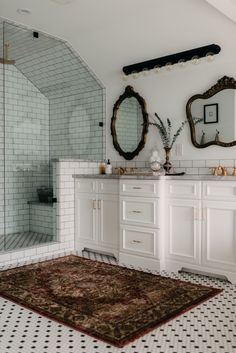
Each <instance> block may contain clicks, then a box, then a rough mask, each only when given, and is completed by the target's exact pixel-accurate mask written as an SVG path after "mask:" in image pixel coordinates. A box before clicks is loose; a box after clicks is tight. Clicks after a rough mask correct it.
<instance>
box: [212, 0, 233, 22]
mask: <svg viewBox="0 0 236 353" xmlns="http://www.w3.org/2000/svg"><path fill="white" fill-rule="evenodd" d="M206 1H207V2H208V3H209V4H211V5H212V6H214V7H215V8H216V9H217V10H219V11H220V12H222V13H223V14H224V15H225V16H227V17H228V18H230V19H231V20H232V21H234V22H236V1H235V0H206Z"/></svg>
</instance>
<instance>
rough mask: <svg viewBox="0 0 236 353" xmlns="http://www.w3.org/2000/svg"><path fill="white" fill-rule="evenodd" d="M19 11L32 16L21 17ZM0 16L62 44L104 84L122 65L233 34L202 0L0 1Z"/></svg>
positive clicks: (233, 29)
mask: <svg viewBox="0 0 236 353" xmlns="http://www.w3.org/2000/svg"><path fill="white" fill-rule="evenodd" d="M209 1H210V0H209ZM220 1H222V2H226V1H227V0H220ZM19 7H20V8H29V9H31V10H32V14H31V15H30V16H24V15H20V14H19V13H17V9H18V8H19ZM0 15H1V16H3V17H6V18H8V19H10V20H13V21H16V22H18V23H23V24H26V25H29V26H31V27H33V28H35V29H38V30H41V31H45V32H47V33H49V34H52V35H54V36H58V37H59V38H62V39H65V40H67V41H68V42H69V43H71V44H72V46H73V47H74V48H75V49H76V50H77V51H78V53H79V54H80V55H81V56H82V58H83V59H85V61H86V62H87V63H88V65H89V66H90V67H91V68H92V69H93V70H94V72H95V73H96V74H97V75H98V77H99V78H100V79H101V80H102V81H103V82H104V83H105V85H106V84H107V83H108V84H109V85H110V84H111V80H113V81H114V82H115V80H117V78H118V77H120V76H118V75H120V74H121V69H122V67H123V66H124V65H128V64H131V63H134V62H138V61H143V60H148V59H151V58H155V57H158V56H163V55H167V54H171V53H173V52H176V51H181V50H186V49H191V48H194V47H197V46H202V45H206V44H210V43H214V42H215V43H217V44H219V45H221V44H222V43H224V42H225V30H227V31H228V32H230V33H232V36H235V34H236V27H235V28H234V27H232V26H233V25H234V24H232V23H231V22H230V21H229V20H228V19H227V18H226V17H225V16H223V15H222V14H220V13H219V12H218V11H216V10H215V9H214V8H213V7H212V6H211V5H210V4H209V3H208V2H207V1H205V0H74V1H72V2H70V3H68V4H66V5H60V4H58V3H55V2H53V1H51V0H40V1H39V0H11V1H9V0H0ZM227 22H229V23H227Z"/></svg>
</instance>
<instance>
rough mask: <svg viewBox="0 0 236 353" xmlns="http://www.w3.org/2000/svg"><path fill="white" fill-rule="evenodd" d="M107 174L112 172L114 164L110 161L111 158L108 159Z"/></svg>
mask: <svg viewBox="0 0 236 353" xmlns="http://www.w3.org/2000/svg"><path fill="white" fill-rule="evenodd" d="M106 174H112V165H111V163H110V159H108V160H107V165H106Z"/></svg>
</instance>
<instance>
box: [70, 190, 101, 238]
mask: <svg viewBox="0 0 236 353" xmlns="http://www.w3.org/2000/svg"><path fill="white" fill-rule="evenodd" d="M96 208H97V202H96V195H95V194H92V193H78V194H76V198H75V225H76V229H75V234H76V241H77V242H78V244H79V242H80V241H82V242H86V243H88V245H91V244H94V243H96V218H97V212H96V211H97V209H96Z"/></svg>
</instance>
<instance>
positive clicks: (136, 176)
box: [73, 173, 236, 181]
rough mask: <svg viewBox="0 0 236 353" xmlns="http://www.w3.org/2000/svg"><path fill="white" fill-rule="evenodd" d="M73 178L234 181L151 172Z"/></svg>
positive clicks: (233, 179)
mask: <svg viewBox="0 0 236 353" xmlns="http://www.w3.org/2000/svg"><path fill="white" fill-rule="evenodd" d="M73 178H92V179H130V180H135V179H136V180H137V179H138V180H199V181H201V180H203V181H204V180H213V181H236V176H233V175H228V176H214V175H204V174H202V175H200V174H184V175H159V176H158V175H153V174H141V173H140V174H123V175H118V174H74V175H73Z"/></svg>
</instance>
